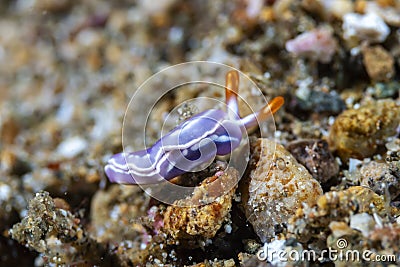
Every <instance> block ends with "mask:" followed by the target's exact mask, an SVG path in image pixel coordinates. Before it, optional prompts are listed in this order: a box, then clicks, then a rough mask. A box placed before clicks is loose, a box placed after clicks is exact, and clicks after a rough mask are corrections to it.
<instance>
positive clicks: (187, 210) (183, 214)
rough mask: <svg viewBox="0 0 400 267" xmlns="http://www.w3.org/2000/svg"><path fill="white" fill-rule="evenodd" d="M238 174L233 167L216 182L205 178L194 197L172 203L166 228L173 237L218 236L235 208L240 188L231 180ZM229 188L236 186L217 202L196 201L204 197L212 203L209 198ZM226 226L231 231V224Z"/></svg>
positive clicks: (166, 212)
mask: <svg viewBox="0 0 400 267" xmlns="http://www.w3.org/2000/svg"><path fill="white" fill-rule="evenodd" d="M238 175H239V174H238V172H237V171H236V170H235V169H233V168H229V169H228V170H227V171H226V172H225V173H224V174H223V175H221V176H219V177H218V180H216V181H215V182H213V183H207V182H203V183H202V184H201V185H200V186H198V187H196V189H195V191H194V192H193V196H192V197H191V198H188V199H183V200H177V202H175V203H174V205H171V206H168V207H167V209H166V211H165V213H164V230H165V232H166V233H168V235H169V236H171V237H172V238H173V239H186V240H190V239H191V240H196V239H208V238H212V237H214V236H215V234H216V233H217V231H218V230H219V229H220V228H221V226H222V225H223V223H224V221H225V220H226V219H227V216H228V213H229V211H230V210H231V207H232V198H233V196H234V194H235V189H236V186H233V187H232V184H231V183H232V182H234V181H237V180H238ZM210 178H212V177H210ZM206 180H207V179H206ZM206 180H205V181H206ZM226 186H227V187H226ZM226 188H232V189H231V190H230V191H228V192H227V193H226V194H224V195H222V196H220V197H217V198H216V199H215V201H214V202H211V203H209V204H206V205H199V206H196V205H193V203H201V202H202V201H201V200H204V202H205V203H208V202H209V201H208V198H211V197H213V195H215V194H219V193H220V192H221V190H224V191H225V190H226ZM189 204H191V205H192V206H190V205H189ZM226 229H228V231H230V230H229V227H227V228H225V230H226Z"/></svg>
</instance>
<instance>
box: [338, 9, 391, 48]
mask: <svg viewBox="0 0 400 267" xmlns="http://www.w3.org/2000/svg"><path fill="white" fill-rule="evenodd" d="M342 27H343V35H344V36H343V37H344V39H347V40H349V39H356V40H358V41H364V40H365V41H369V42H372V43H382V42H383V41H385V40H386V38H387V37H388V35H389V33H390V28H389V27H388V26H387V25H386V23H385V22H384V21H383V19H381V17H379V16H378V15H376V14H375V13H368V14H365V15H362V14H357V13H348V14H346V15H344V16H343V25H342Z"/></svg>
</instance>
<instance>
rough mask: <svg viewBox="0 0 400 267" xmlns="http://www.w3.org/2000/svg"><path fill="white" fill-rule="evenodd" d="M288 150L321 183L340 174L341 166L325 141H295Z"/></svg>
mask: <svg viewBox="0 0 400 267" xmlns="http://www.w3.org/2000/svg"><path fill="white" fill-rule="evenodd" d="M287 149H288V150H289V151H290V153H292V155H293V156H294V157H295V158H296V159H297V160H298V161H299V162H300V163H301V164H303V165H304V166H305V167H306V168H307V170H308V171H309V172H310V173H311V175H312V176H313V177H314V178H315V179H316V180H317V181H319V182H320V183H326V182H327V181H328V180H330V179H331V178H333V177H335V176H336V175H337V174H338V172H339V165H338V163H337V162H336V160H335V158H334V157H333V155H332V153H331V152H330V151H329V147H328V143H327V142H326V141H325V140H312V139H310V140H300V141H295V142H292V143H290V144H289V145H288V146H287Z"/></svg>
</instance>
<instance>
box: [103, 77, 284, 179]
mask: <svg viewBox="0 0 400 267" xmlns="http://www.w3.org/2000/svg"><path fill="white" fill-rule="evenodd" d="M238 90H239V74H238V72H237V71H230V72H228V73H227V74H226V85H225V94H226V104H227V106H228V111H223V110H220V109H209V110H206V111H204V112H201V113H199V114H197V115H195V116H193V117H191V118H190V119H188V120H186V121H184V122H183V123H181V124H180V125H178V126H177V127H176V128H174V129H173V130H172V131H170V132H169V133H168V134H166V135H164V136H163V137H161V139H160V140H158V141H157V142H156V143H155V144H154V145H153V146H151V147H149V148H147V149H144V150H140V151H137V152H130V153H118V154H116V155H114V156H112V157H111V159H110V160H109V161H108V164H107V165H106V166H105V172H106V174H107V176H108V178H109V179H110V181H111V182H116V183H122V184H152V183H160V182H162V181H164V180H171V179H172V178H174V177H176V176H179V175H181V174H183V173H186V172H190V171H192V170H194V169H196V168H197V167H199V166H202V165H204V164H207V165H208V164H209V163H210V162H211V161H212V160H213V159H214V158H215V156H216V155H226V154H229V153H231V152H232V151H233V150H234V149H236V148H237V147H238V146H239V144H240V142H241V140H242V137H243V134H244V132H245V131H246V129H249V128H252V127H254V126H256V125H257V124H258V122H260V121H264V120H265V119H267V118H268V117H269V116H271V115H272V114H273V113H275V112H276V111H277V110H278V109H279V108H280V107H281V106H282V105H283V102H284V100H283V98H282V97H276V98H274V99H273V100H272V101H271V102H270V103H269V104H268V105H266V106H265V107H263V108H262V109H261V110H259V111H258V112H256V113H254V114H250V115H248V116H246V117H244V118H240V116H239V106H238V101H237V94H238Z"/></svg>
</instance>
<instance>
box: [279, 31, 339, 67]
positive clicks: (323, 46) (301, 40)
mask: <svg viewBox="0 0 400 267" xmlns="http://www.w3.org/2000/svg"><path fill="white" fill-rule="evenodd" d="M285 47H286V50H287V51H289V52H290V53H293V54H295V55H296V56H300V57H306V58H311V59H313V60H318V61H320V62H322V63H329V62H330V61H331V60H332V57H333V55H334V54H335V52H336V49H337V41H336V39H335V38H334V37H333V31H332V30H331V29H330V28H327V27H320V28H316V29H314V30H311V31H309V32H305V33H302V34H300V35H298V36H297V37H296V38H295V39H292V40H289V41H287V42H286V46H285Z"/></svg>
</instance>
